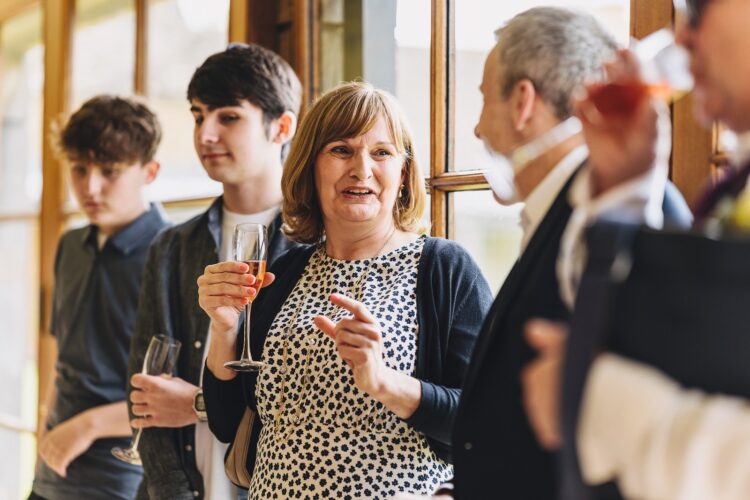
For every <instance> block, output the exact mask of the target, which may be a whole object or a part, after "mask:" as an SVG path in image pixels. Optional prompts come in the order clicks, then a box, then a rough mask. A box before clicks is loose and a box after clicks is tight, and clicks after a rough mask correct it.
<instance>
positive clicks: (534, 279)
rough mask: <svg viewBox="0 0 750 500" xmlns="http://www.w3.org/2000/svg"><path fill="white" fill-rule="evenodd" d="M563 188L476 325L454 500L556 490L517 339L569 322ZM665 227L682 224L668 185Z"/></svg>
mask: <svg viewBox="0 0 750 500" xmlns="http://www.w3.org/2000/svg"><path fill="white" fill-rule="evenodd" d="M574 177H575V176H572V177H571V179H570V180H569V181H568V182H567V183H566V185H565V186H564V187H563V189H562V190H561V192H560V193H559V194H558V196H557V198H556V199H555V201H554V202H553V204H552V206H551V207H550V209H549V211H548V212H547V214H546V215H545V217H544V218H543V220H542V222H541V223H540V225H539V227H538V229H537V230H536V232H535V233H534V236H533V237H532V239H531V241H530V242H529V244H528V246H527V248H526V250H525V252H524V253H523V254H522V256H521V257H520V259H519V260H518V261H517V262H516V264H515V266H513V269H512V270H511V271H510V274H509V275H508V277H507V278H506V280H505V283H504V284H503V286H502V288H501V289H500V292H499V293H498V295H497V298H496V299H495V302H494V304H493V305H492V309H491V311H490V314H489V316H488V317H487V319H486V320H485V322H484V326H483V327H482V333H481V335H480V338H479V341H478V342H477V349H476V351H475V353H474V356H473V357H472V361H471V369H470V371H469V374H468V375H467V377H466V382H465V385H464V390H463V394H462V397H461V403H460V405H459V411H458V415H457V417H456V428H455V430H454V441H453V443H454V446H453V450H454V459H455V460H454V474H455V481H454V482H455V485H454V486H455V496H456V498H460V499H472V500H474V499H485V498H488V499H489V498H508V499H513V500H519V499H533V500H546V499H553V498H555V495H556V491H557V468H556V465H557V456H556V454H554V453H549V452H547V451H545V450H543V449H542V448H541V447H540V446H539V444H538V443H537V440H536V438H535V436H534V433H533V432H532V430H531V427H530V426H529V423H528V420H527V418H526V414H525V412H524V409H523V405H522V399H521V398H522V394H521V383H520V382H521V379H520V377H521V370H522V368H523V367H524V366H525V365H526V364H527V363H529V362H530V361H531V360H532V359H533V358H534V357H535V356H536V353H535V352H534V351H533V350H532V348H531V347H530V346H529V345H528V344H527V343H526V341H525V340H524V335H523V332H524V325H525V323H526V321H528V320H529V319H532V318H536V317H539V318H547V319H550V320H553V321H564V322H569V321H570V312H569V310H568V309H567V307H566V306H565V304H564V303H563V301H562V299H561V298H560V292H559V284H558V280H557V273H556V270H555V267H556V263H557V255H558V250H559V246H560V239H561V237H562V234H563V231H564V230H565V227H566V225H567V222H568V219H569V217H570V214H571V207H570V205H569V204H568V201H567V197H568V190H569V188H570V185H571V183H572V180H573V178H574ZM663 208H664V218H665V224H667V225H672V224H677V225H680V224H682V225H685V224H689V223H690V211H689V209H688V208H687V205H686V204H685V201H684V200H683V199H682V196H681V195H680V194H679V192H678V191H677V190H676V189H675V188H674V186H672V185H671V184H669V185H668V188H667V191H666V193H665V200H664V207H663Z"/></svg>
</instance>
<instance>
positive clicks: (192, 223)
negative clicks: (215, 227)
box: [153, 212, 206, 245]
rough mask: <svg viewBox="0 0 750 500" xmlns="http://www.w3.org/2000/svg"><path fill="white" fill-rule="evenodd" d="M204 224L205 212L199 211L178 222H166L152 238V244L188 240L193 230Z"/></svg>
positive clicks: (193, 232) (193, 233)
mask: <svg viewBox="0 0 750 500" xmlns="http://www.w3.org/2000/svg"><path fill="white" fill-rule="evenodd" d="M205 224H206V212H201V213H199V214H198V215H196V216H194V217H192V218H191V219H188V220H186V221H185V222H181V223H179V224H168V225H166V226H165V227H164V228H162V229H161V231H159V234H158V235H157V236H156V238H154V243H153V244H154V245H165V244H169V243H171V242H174V241H180V240H189V239H191V238H192V237H193V236H194V235H195V232H196V231H197V230H198V229H199V228H200V227H201V226H203V225H205Z"/></svg>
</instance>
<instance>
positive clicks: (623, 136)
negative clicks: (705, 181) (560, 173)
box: [576, 30, 693, 194]
mask: <svg viewBox="0 0 750 500" xmlns="http://www.w3.org/2000/svg"><path fill="white" fill-rule="evenodd" d="M605 71H606V73H607V79H606V80H605V81H603V82H597V83H594V84H591V85H589V86H587V87H586V92H585V96H584V97H583V98H582V99H581V100H579V101H578V102H577V103H576V114H577V116H578V117H579V118H580V120H581V122H582V127H583V133H584V136H585V138H586V143H587V145H588V147H589V164H590V166H591V171H592V177H593V182H594V185H593V186H592V188H593V191H594V194H600V193H603V192H605V191H607V190H609V189H611V188H613V187H615V186H617V185H620V184H622V183H624V182H627V181H629V180H631V179H634V178H636V177H638V176H639V175H642V174H644V173H645V172H647V171H648V170H650V169H651V168H653V167H654V166H663V167H664V168H665V170H666V168H667V166H668V162H669V155H670V152H671V123H670V119H669V108H668V106H667V104H668V103H669V102H670V101H671V100H675V99H678V98H680V97H682V96H683V95H685V94H686V93H687V92H688V91H689V90H690V89H691V88H692V85H693V79H692V77H691V75H690V73H689V71H688V56H687V53H686V52H685V51H684V49H682V48H680V47H678V46H677V45H675V43H674V37H673V36H672V34H671V32H669V31H667V30H660V31H657V32H655V33H653V34H651V35H649V36H648V37H646V38H644V39H643V40H641V41H640V42H638V43H637V44H635V45H634V47H633V48H632V49H631V50H621V51H620V52H618V54H617V58H616V59H615V60H614V61H612V62H611V63H609V64H607V65H606V66H605ZM666 174H667V172H666V171H665V172H664V175H666Z"/></svg>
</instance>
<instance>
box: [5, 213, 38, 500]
mask: <svg viewBox="0 0 750 500" xmlns="http://www.w3.org/2000/svg"><path fill="white" fill-rule="evenodd" d="M38 231H39V226H38V224H37V222H36V220H35V219H31V220H19V221H11V222H2V223H0V255H2V256H3V259H4V260H5V262H12V263H13V265H6V266H2V269H0V317H2V318H3V324H4V326H3V331H4V334H3V348H2V349H0V380H2V381H3V385H2V389H3V390H2V395H0V413H2V414H4V415H8V416H10V417H13V418H14V419H16V420H19V421H21V422H23V424H24V425H26V426H30V427H32V428H33V427H34V426H35V422H36V403H37V401H36V396H37V365H36V348H37V343H36V339H37V332H38V330H39V325H38V317H39V304H38V292H39V288H38V286H39V273H38V262H39V244H38V239H37V237H38ZM0 449H2V450H3V456H4V460H3V467H4V469H6V470H4V471H3V478H4V480H3V481H2V482H0V498H20V497H21V495H22V494H28V489H29V487H30V485H31V476H32V474H33V466H34V459H35V457H36V449H35V445H34V440H33V438H32V437H31V436H30V435H25V436H21V435H19V434H18V433H16V432H2V433H0ZM24 498H25V497H24Z"/></svg>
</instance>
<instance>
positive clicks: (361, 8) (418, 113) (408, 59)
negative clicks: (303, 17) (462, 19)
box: [319, 0, 431, 176]
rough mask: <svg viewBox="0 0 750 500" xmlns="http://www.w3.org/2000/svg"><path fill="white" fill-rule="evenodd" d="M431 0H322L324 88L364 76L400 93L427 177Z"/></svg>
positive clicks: (322, 68) (321, 72) (321, 83)
mask: <svg viewBox="0 0 750 500" xmlns="http://www.w3.org/2000/svg"><path fill="white" fill-rule="evenodd" d="M430 4H431V2H430V0H399V1H396V2H394V1H393V0H346V1H345V0H322V1H321V5H320V75H319V77H320V87H321V92H325V91H327V90H330V89H331V88H333V87H334V86H336V85H337V84H339V83H341V82H342V81H350V80H354V79H363V80H366V81H368V82H370V83H372V84H373V85H375V86H376V87H379V88H382V89H385V90H387V91H389V92H391V93H392V94H394V95H395V96H396V97H397V98H398V100H399V102H400V103H401V105H402V106H403V108H404V110H405V111H406V115H407V117H408V119H409V123H410V125H411V129H412V133H413V134H414V141H415V149H416V155H417V158H418V159H419V161H420V164H421V166H422V171H423V174H424V175H425V176H427V175H429V165H430V157H429V153H430ZM373 19H376V20H377V22H373V21H372V20H373ZM368 20H369V21H368Z"/></svg>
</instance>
